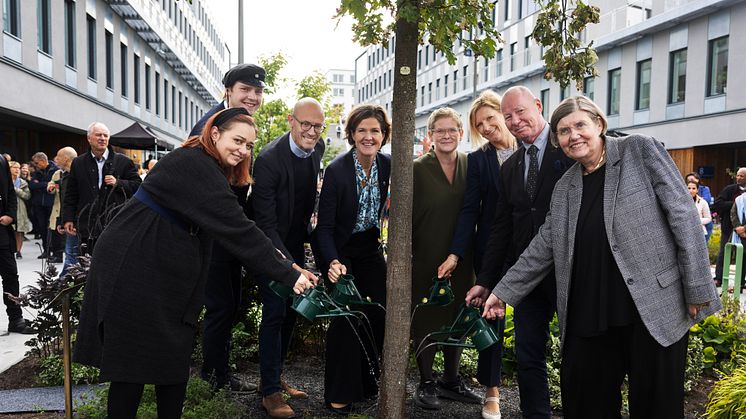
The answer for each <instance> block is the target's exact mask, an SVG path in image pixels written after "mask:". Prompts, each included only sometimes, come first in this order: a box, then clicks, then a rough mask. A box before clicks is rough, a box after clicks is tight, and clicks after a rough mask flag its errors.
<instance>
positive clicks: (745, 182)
mask: <svg viewBox="0 0 746 419" xmlns="http://www.w3.org/2000/svg"><path fill="white" fill-rule="evenodd" d="M744 192H746V167H742V168H740V169H738V171H737V172H736V183H734V184H732V185H728V186H726V187H725V188H723V190H722V191H721V192H720V195H718V197H717V198H716V199H715V203H714V204H712V211H714V212H717V213H718V215H720V253H718V261H717V265H715V282H716V283H717V284H718V286H719V285H720V281H721V280H722V278H723V252H724V251H725V244H726V243H728V242H729V241H730V238H731V235H732V234H733V224H732V223H731V219H730V211H731V208H732V207H733V202H735V200H736V198H738V196H739V195H741V194H743V193H744Z"/></svg>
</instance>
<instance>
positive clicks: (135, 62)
mask: <svg viewBox="0 0 746 419" xmlns="http://www.w3.org/2000/svg"><path fill="white" fill-rule="evenodd" d="M132 75H133V76H134V82H135V86H134V87H135V103H140V56H139V55H137V54H133V56H132Z"/></svg>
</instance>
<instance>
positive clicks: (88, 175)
mask: <svg viewBox="0 0 746 419" xmlns="http://www.w3.org/2000/svg"><path fill="white" fill-rule="evenodd" d="M87 138H88V144H89V145H90V146H91V151H90V152H89V153H84V154H82V155H80V156H78V157H76V158H75V160H73V162H72V164H71V165H70V174H69V175H68V177H69V179H68V181H67V185H66V186H67V190H66V191H65V196H64V201H63V202H62V222H63V225H64V226H65V232H66V233H67V234H68V235H73V236H74V235H78V234H79V236H78V239H79V241H80V244H81V246H83V245H85V248H84V249H83V248H82V249H81V252H80V254H84V253H87V254H92V253H93V246H94V243H95V241H96V238H98V236H99V234H101V231H102V230H103V228H104V226H105V225H106V223H107V222H108V220H109V219H111V217H113V216H114V214H115V213H116V211H117V208H118V207H119V206H120V205H121V204H123V203H124V201H126V200H127V199H129V198H130V197H131V196H132V195H134V193H135V192H136V191H137V188H139V187H140V183H142V180H141V179H140V176H138V175H137V167H136V166H135V163H134V162H133V161H132V160H130V159H129V158H128V157H127V156H125V155H123V154H119V153H115V152H114V150H113V149H112V148H111V147H109V128H107V127H106V125H104V124H102V123H100V122H94V123H92V124H91V125H89V126H88V135H87Z"/></svg>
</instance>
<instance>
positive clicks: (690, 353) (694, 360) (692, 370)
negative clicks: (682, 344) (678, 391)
mask: <svg viewBox="0 0 746 419" xmlns="http://www.w3.org/2000/svg"><path fill="white" fill-rule="evenodd" d="M704 357H705V354H704V344H703V343H702V338H700V337H699V336H692V335H690V336H689V343H688V346H687V352H686V370H685V371H684V391H686V392H687V393H688V392H690V391H691V390H692V387H694V385H695V384H697V382H699V378H700V377H701V376H702V370H704V368H705V362H704Z"/></svg>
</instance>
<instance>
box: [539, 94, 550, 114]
mask: <svg viewBox="0 0 746 419" xmlns="http://www.w3.org/2000/svg"><path fill="white" fill-rule="evenodd" d="M539 100H541V115H542V116H544V119H546V120H547V121H548V120H549V89H544V90H542V91H541V93H540V95H539Z"/></svg>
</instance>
